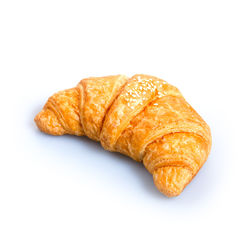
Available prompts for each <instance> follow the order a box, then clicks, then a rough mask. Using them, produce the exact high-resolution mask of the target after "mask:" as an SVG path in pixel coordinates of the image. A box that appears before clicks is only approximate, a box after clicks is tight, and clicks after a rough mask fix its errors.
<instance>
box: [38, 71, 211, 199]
mask: <svg viewBox="0 0 250 250" xmlns="http://www.w3.org/2000/svg"><path fill="white" fill-rule="evenodd" d="M35 122H36V124H37V126H38V128H39V129H40V130H41V131H43V132H45V133H48V134H52V135H63V134H73V135H77V136H83V135H85V136H88V137H89V138H91V139H93V140H96V141H100V142H101V144H102V146H103V147H104V148H105V149H106V150H109V151H117V152H120V153H122V154H125V155H128V156H129V157H131V158H133V159H134V160H136V161H139V162H143V163H144V165H145V167H146V169H147V170H148V171H149V172H150V173H151V174H152V175H153V179H154V183H155V185H156V187H157V188H158V189H159V191H161V192H162V193H163V194H165V195H167V196H169V197H171V196H177V195H179V194H180V193H181V192H182V191H183V189H184V188H185V186H186V185H187V184H188V183H189V182H190V181H191V180H192V178H193V177H194V176H195V175H196V174H197V172H198V171H199V169H200V168H201V166H202V165H203V164H204V163H205V161H206V159H207V157H208V155H209V152H210V149H211V132H210V129H209V126H208V125H207V124H206V122H205V121H204V120H203V119H202V118H201V117H200V116H199V114H198V113H197V112H196V111H195V110H194V109H193V108H192V107H191V106H190V104H188V103H187V102H186V100H185V99H184V97H183V96H182V94H181V93H180V91H179V90H178V89H177V88H176V87H174V86H172V85H170V84H169V83H167V82H166V81H164V80H162V79H159V78H157V77H153V76H149V75H142V74H138V75H134V76H133V77H131V78H128V77H126V76H124V75H115V76H106V77H90V78H86V79H83V80H82V81H81V82H80V83H79V84H78V85H77V86H76V87H75V88H72V89H68V90H64V91H60V92H58V93H56V94H54V95H53V96H51V97H50V98H49V99H48V101H47V103H46V104H45V106H44V107H43V109H42V111H41V112H40V113H39V114H38V115H37V116H36V117H35Z"/></svg>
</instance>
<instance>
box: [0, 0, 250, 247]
mask: <svg viewBox="0 0 250 250" xmlns="http://www.w3.org/2000/svg"><path fill="white" fill-rule="evenodd" d="M249 13H250V7H249V1H240V0H238V1H220V0H217V1H158V0H154V1H147V0H144V1H136V0H133V1H128V0H127V1H107V0H106V1H96V0H94V1H93V0H92V1H84V0H83V1H1V2H0V84H1V88H0V95H1V96H0V107H1V108H0V111H1V118H0V119H1V122H0V129H1V139H0V145H1V151H0V155H1V157H0V249H1V250H5V249H18V250H19V249H25V250H27V249H32V250H34V249H35V250H37V249H53V250H54V249H60V250H61V249H219V248H220V249H228V248H230V247H231V248H232V249H249V247H250V244H249V223H250V215H249V211H250V206H249V190H250V163H249V139H250V136H249V125H250V123H249V121H250V118H249V114H250V112H249V107H250V101H249V84H250V71H249V70H250V49H249V48H250V32H249V31H250V29H249V27H250V15H249ZM119 73H120V74H127V75H128V76H132V75H133V74H135V73H145V74H151V75H155V76H158V77H160V78H163V79H165V80H167V81H168V82H170V83H172V84H174V85H176V86H177V87H178V88H179V89H180V90H181V92H182V93H183V95H184V96H185V97H186V99H187V100H188V101H189V102H190V104H191V105H192V106H193V107H194V108H195V109H196V110H197V111H198V112H199V113H200V114H201V115H202V117H203V118H204V119H205V120H206V121H207V123H208V124H209V125H210V127H211V130H212V135H213V147H212V151H211V155H210V157H209V159H208V161H207V163H206V164H205V165H204V167H203V168H202V169H201V171H200V172H199V174H198V175H197V176H196V177H195V179H194V180H193V181H192V183H191V184H190V185H189V186H188V187H187V188H186V189H185V190H184V192H183V193H182V194H181V195H180V196H179V197H176V198H167V197H164V196H163V195H162V194H160V193H159V192H158V191H157V189H156V188H155V186H154V184H153V180H152V176H151V175H150V174H149V173H148V172H147V171H146V170H145V168H144V167H143V166H142V165H141V164H138V163H136V162H134V161H132V160H130V159H128V158H127V157H125V156H121V155H119V154H115V153H109V152H106V151H104V150H103V149H102V148H101V146H100V145H99V144H98V143H96V142H93V141H90V140H89V139H87V138H77V137H74V136H63V137H53V136H48V135H45V134H42V133H40V132H39V131H38V129H37V128H36V126H35V124H34V122H33V118H34V116H35V115H36V114H37V113H38V112H39V111H40V110H41V108H42V106H43V105H44V103H45V102H46V100H47V98H48V97H49V96H50V95H52V94H53V93H54V92H56V91H58V90H62V89H65V88H70V87H73V86H75V85H76V84H77V83H78V81H79V80H81V79H82V78H85V77H89V76H105V75H110V74H119Z"/></svg>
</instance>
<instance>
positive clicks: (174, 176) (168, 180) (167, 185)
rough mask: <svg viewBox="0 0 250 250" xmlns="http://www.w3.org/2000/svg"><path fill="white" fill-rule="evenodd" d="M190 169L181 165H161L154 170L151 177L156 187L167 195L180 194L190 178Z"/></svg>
mask: <svg viewBox="0 0 250 250" xmlns="http://www.w3.org/2000/svg"><path fill="white" fill-rule="evenodd" d="M192 176H193V175H192V173H191V171H190V170H188V169H186V168H183V167H175V166H173V167H170V166H169V167H162V168H159V169H157V170H156V171H154V173H153V178H154V183H155V185H156V187H157V189H158V190H159V191H160V192H161V193H163V194H165V195H166V196H168V197H175V196H178V195H180V194H181V192H182V191H183V189H184V188H185V187H186V186H187V184H188V183H189V182H190V181H191V179H192Z"/></svg>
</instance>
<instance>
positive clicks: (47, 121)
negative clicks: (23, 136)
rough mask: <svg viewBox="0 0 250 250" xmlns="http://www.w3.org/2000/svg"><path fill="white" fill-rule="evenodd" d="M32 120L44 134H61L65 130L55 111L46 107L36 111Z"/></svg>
mask: <svg viewBox="0 0 250 250" xmlns="http://www.w3.org/2000/svg"><path fill="white" fill-rule="evenodd" d="M34 120H35V122H36V125H37V127H38V128H39V129H40V130H41V131H42V132H44V133H46V134H51V135H63V134H65V132H66V131H65V130H64V128H63V127H62V125H61V123H60V122H59V120H58V119H57V116H56V115H55V113H54V112H53V111H52V110H50V109H48V108H46V109H43V110H42V111H41V112H40V113H38V114H37V115H36V117H35V119H34Z"/></svg>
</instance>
